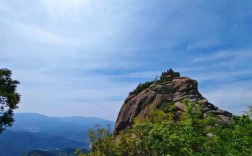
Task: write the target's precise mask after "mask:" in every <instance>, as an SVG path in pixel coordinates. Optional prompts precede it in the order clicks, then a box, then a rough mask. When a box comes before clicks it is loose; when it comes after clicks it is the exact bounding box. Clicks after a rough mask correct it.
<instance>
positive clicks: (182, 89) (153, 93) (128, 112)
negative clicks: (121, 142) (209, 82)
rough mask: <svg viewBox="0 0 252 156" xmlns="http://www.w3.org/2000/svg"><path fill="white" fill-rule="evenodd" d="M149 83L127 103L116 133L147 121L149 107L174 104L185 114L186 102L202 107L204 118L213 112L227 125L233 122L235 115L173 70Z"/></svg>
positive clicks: (195, 83) (129, 98) (121, 111)
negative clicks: (138, 120) (136, 123)
mask: <svg viewBox="0 0 252 156" xmlns="http://www.w3.org/2000/svg"><path fill="white" fill-rule="evenodd" d="M148 84H149V85H147V86H145V88H143V87H142V88H141V90H139V89H138V88H136V90H137V89H138V92H134V91H133V92H131V93H130V95H129V96H128V97H127V98H126V100H125V101H124V103H123V105H122V107H121V110H120V112H119V114H118V117H117V120H116V125H115V134H118V132H119V131H122V130H124V129H125V128H126V127H129V126H131V125H132V124H133V122H134V119H135V118H136V117H139V118H145V117H146V115H147V113H148V111H147V110H148V109H147V108H148V106H152V107H154V108H157V109H158V108H159V107H160V106H161V105H162V104H164V103H171V104H174V106H175V107H176V108H177V110H179V111H181V112H183V111H184V109H185V105H184V104H183V100H184V99H188V100H189V101H191V102H195V103H198V104H200V108H201V111H202V112H203V113H204V116H206V115H207V114H208V113H211V114H214V115H216V116H217V117H219V118H220V119H221V120H223V121H224V122H230V119H231V116H232V114H231V113H229V112H227V111H224V110H221V109H219V108H218V107H216V106H214V105H213V104H211V103H209V102H208V100H207V99H206V98H204V97H203V96H202V95H201V94H200V93H199V91H198V82H197V81H196V80H193V79H190V78H188V77H180V74H179V73H178V72H174V71H172V70H171V69H170V70H168V71H167V72H163V73H162V75H161V77H160V80H157V81H153V82H151V83H150V82H148ZM142 86H144V85H142Z"/></svg>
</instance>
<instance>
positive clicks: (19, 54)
mask: <svg viewBox="0 0 252 156" xmlns="http://www.w3.org/2000/svg"><path fill="white" fill-rule="evenodd" d="M251 34H252V1H250V0H244V1H242V2H241V1H240V0H233V1H229V0H217V1H202V0H193V1H191V0H180V1H175V0H155V1H153V0H137V1H136V0H120V1H119V0H36V1H35V0H22V1H20V0H1V3H0V68H8V69H10V70H12V72H13V79H16V80H19V81H20V82H21V84H20V85H19V86H18V88H17V91H18V92H19V93H20V94H21V95H22V97H21V103H20V104H19V108H18V109H17V110H16V111H15V112H33V113H41V114H44V115H48V116H95V117H100V118H104V119H109V120H113V121H115V120H116V117H117V115H118V112H119V110H120V107H121V105H122V104H123V102H124V99H125V98H126V97H127V95H128V93H129V92H130V91H132V90H133V89H134V88H135V87H136V85H137V84H139V83H140V82H145V81H148V80H152V79H154V78H155V77H156V76H157V75H160V73H161V72H162V71H165V70H167V69H169V68H173V69H174V70H175V71H178V72H180V73H181V75H182V76H187V77H190V78H193V79H195V80H197V81H198V82H199V91H200V92H201V93H202V95H203V96H204V97H206V98H207V99H208V100H209V102H211V103H213V104H215V105H216V106H218V107H219V108H221V109H224V110H227V111H230V112H232V113H234V114H237V115H240V114H242V112H243V111H244V110H246V108H247V106H248V105H251V104H252V35H251Z"/></svg>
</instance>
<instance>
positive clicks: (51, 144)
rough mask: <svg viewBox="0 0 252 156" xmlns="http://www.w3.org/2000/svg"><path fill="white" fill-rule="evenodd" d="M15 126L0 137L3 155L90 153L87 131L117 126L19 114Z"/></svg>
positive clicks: (86, 119) (91, 120)
mask: <svg viewBox="0 0 252 156" xmlns="http://www.w3.org/2000/svg"><path fill="white" fill-rule="evenodd" d="M14 118H15V122H14V125H13V126H12V127H11V128H8V129H7V130H5V131H4V132H3V133H2V134H0V155H1V156H2V155H3V156H19V155H22V154H23V153H27V152H29V151H32V150H33V151H34V150H39V151H40V152H42V151H47V152H48V151H50V153H52V151H57V152H56V153H60V152H58V151H65V149H67V148H68V149H71V148H73V149H75V148H84V149H88V146H89V144H88V134H87V132H88V129H89V128H94V127H95V125H96V124H99V125H102V126H103V127H105V126H107V125H111V130H112V129H113V127H114V122H113V121H109V120H104V119H100V118H95V117H79V116H74V117H48V116H45V115H41V114H36V113H16V114H15V116H14Z"/></svg>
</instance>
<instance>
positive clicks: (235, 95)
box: [202, 81, 252, 115]
mask: <svg viewBox="0 0 252 156" xmlns="http://www.w3.org/2000/svg"><path fill="white" fill-rule="evenodd" d="M250 84H251V81H244V82H239V83H233V84H228V85H222V86H216V88H214V89H212V90H208V91H203V92H202V93H203V96H205V97H206V98H207V99H208V100H209V101H210V102H211V103H213V104H215V105H216V106H218V107H219V108H221V109H224V110H228V111H230V112H233V113H234V114H237V115H241V114H242V113H243V111H245V110H246V109H247V106H248V105H251V104H252V90H251V89H252V85H250Z"/></svg>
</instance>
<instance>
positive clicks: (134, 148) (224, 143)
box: [87, 100, 252, 156]
mask: <svg viewBox="0 0 252 156" xmlns="http://www.w3.org/2000/svg"><path fill="white" fill-rule="evenodd" d="M184 104H185V105H186V109H185V112H184V113H182V114H181V115H180V116H179V120H174V117H175V116H176V113H174V112H173V111H172V110H173V107H172V106H171V105H170V104H168V105H163V108H162V109H154V108H149V109H148V111H149V113H148V114H149V115H148V116H147V118H145V119H136V120H135V123H134V125H133V127H131V128H128V129H127V130H124V131H122V132H120V134H119V135H118V136H117V137H116V138H114V137H113V135H112V134H109V133H108V132H109V131H108V130H106V129H103V128H101V127H98V129H96V130H91V132H92V133H90V140H91V143H92V147H91V152H90V154H87V155H89V156H94V155H95V156H171V155H172V156H176V155H185V156H194V155H196V156H201V155H220V156H222V155H223V156H226V155H227V156H234V155H235V156H249V155H251V153H252V120H251V119H250V118H249V117H248V116H246V115H243V116H234V117H233V118H232V123H230V124H225V123H223V122H222V121H221V120H219V118H218V117H216V116H213V115H211V114H208V115H207V116H206V117H203V113H202V112H201V111H200V109H199V108H200V106H199V104H196V103H192V102H189V101H188V100H185V101H184ZM165 106H167V107H169V108H164V107H165ZM167 110H170V111H167ZM94 138H95V139H94Z"/></svg>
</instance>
